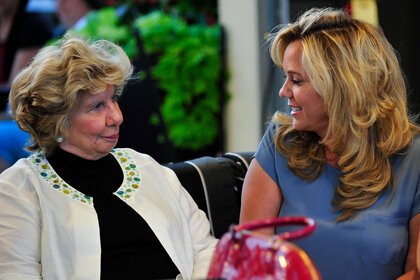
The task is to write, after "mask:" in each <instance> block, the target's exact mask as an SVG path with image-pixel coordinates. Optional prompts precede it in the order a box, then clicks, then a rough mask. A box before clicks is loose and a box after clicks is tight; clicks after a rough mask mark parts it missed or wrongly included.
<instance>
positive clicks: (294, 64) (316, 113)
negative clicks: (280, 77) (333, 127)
mask: <svg viewBox="0 0 420 280" xmlns="http://www.w3.org/2000/svg"><path fill="white" fill-rule="evenodd" d="M302 50H303V47H302V44H301V42H300V41H299V40H297V41H293V42H292V43H290V44H289V45H288V46H287V48H286V51H285V52H284V58H283V70H284V72H285V73H286V75H287V78H286V81H285V82H284V84H283V87H282V88H281V89H280V97H285V98H288V99H289V102H288V105H289V107H291V109H292V113H291V115H292V117H293V127H294V128H295V129H297V130H305V131H313V132H316V133H317V134H318V135H319V136H321V137H322V138H323V137H324V136H325V135H326V133H327V129H328V122H329V118H328V115H327V113H326V111H325V108H324V102H323V100H322V97H321V96H320V95H319V94H318V93H317V92H316V91H315V89H314V88H313V87H312V84H311V82H310V80H309V77H308V75H307V74H306V72H305V71H304V70H303V66H302Z"/></svg>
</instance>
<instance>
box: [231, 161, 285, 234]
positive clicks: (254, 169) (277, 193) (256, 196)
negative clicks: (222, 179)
mask: <svg viewBox="0 0 420 280" xmlns="http://www.w3.org/2000/svg"><path fill="white" fill-rule="evenodd" d="M282 201H283V197H282V194H281V190H280V188H279V186H278V185H277V183H275V182H274V181H273V179H271V177H270V176H269V175H268V174H267V173H266V172H265V171H264V169H262V167H261V165H260V164H259V163H258V161H257V160H256V159H255V158H254V159H253V160H252V161H251V164H250V166H249V169H248V171H247V173H246V176H245V181H244V186H243V189H242V203H241V215H240V220H239V222H240V223H241V224H242V223H244V222H248V221H255V220H261V219H266V218H274V217H277V216H278V214H279V211H280V207H281V204H282ZM258 231H259V232H261V233H264V234H268V235H272V234H274V228H269V229H261V230H258Z"/></svg>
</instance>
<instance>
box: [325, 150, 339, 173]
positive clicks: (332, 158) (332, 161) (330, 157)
mask: <svg viewBox="0 0 420 280" xmlns="http://www.w3.org/2000/svg"><path fill="white" fill-rule="evenodd" d="M324 147H325V148H324V150H325V157H326V159H327V163H328V164H329V165H332V166H334V167H335V168H340V166H339V165H338V161H339V160H340V157H339V156H337V155H336V154H334V153H333V152H331V150H330V149H329V148H328V146H327V145H324Z"/></svg>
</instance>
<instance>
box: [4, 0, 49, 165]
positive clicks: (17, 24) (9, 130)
mask: <svg viewBox="0 0 420 280" xmlns="http://www.w3.org/2000/svg"><path fill="white" fill-rule="evenodd" d="M27 3H28V0H0V135H1V136H2V137H0V172H2V171H3V170H4V169H5V168H7V167H8V166H10V165H11V164H13V163H14V162H16V161H17V160H18V159H19V158H22V157H26V156H27V155H28V153H27V152H26V151H25V150H24V146H25V143H26V141H27V139H28V137H29V135H28V134H27V133H26V132H23V131H22V130H20V129H19V128H18V127H17V125H16V123H15V122H14V121H13V120H11V117H10V115H9V113H8V110H7V107H8V104H7V98H8V94H9V89H10V84H11V81H12V80H13V79H14V77H15V76H16V75H17V73H19V71H20V70H22V68H23V67H25V66H27V65H28V64H29V62H30V61H31V59H32V58H33V57H34V56H35V54H36V53H37V52H38V50H39V49H40V48H41V47H43V46H44V44H45V43H46V42H47V41H48V40H49V39H50V38H51V37H52V30H53V21H52V20H51V17H48V16H47V15H45V14H42V13H34V12H27V11H26V6H27Z"/></svg>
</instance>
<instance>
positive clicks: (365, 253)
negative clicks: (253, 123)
mask: <svg viewBox="0 0 420 280" xmlns="http://www.w3.org/2000/svg"><path fill="white" fill-rule="evenodd" d="M271 56H272V58H273V60H274V62H275V63H276V64H277V65H278V66H280V67H282V68H283V70H284V72H285V74H286V81H285V83H284V85H283V87H282V88H281V89H280V97H283V98H287V99H288V105H289V106H290V108H291V114H290V116H287V115H284V114H281V113H276V114H275V115H274V117H273V123H272V124H270V126H269V127H268V129H267V131H266V133H265V135H264V137H263V139H262V140H261V143H260V145H259V147H258V149H257V151H256V153H255V158H254V159H253V160H252V163H251V165H250V168H249V171H248V173H247V176H246V179H245V183H244V189H243V196H242V209H241V218H240V222H241V223H243V222H247V221H251V220H259V219H263V218H270V217H276V216H310V217H313V218H315V220H316V221H317V229H316V231H315V233H314V234H313V235H311V236H310V237H308V238H305V239H303V240H301V241H299V242H298V245H299V246H301V247H302V248H303V249H304V250H305V251H306V252H307V253H308V254H309V256H310V257H311V258H312V259H313V260H314V262H315V265H316V266H317V267H318V269H319V270H320V272H321V275H322V277H323V279H324V280H330V279H340V280H345V279H352V280H354V279H358V280H361V279H369V280H371V279H382V280H383V279H396V278H398V277H400V276H401V275H403V274H405V273H409V274H413V275H414V274H415V273H418V272H417V268H416V262H417V261H418V260H416V259H417V257H416V244H417V239H418V233H419V229H420V214H419V213H420V165H419V163H420V136H419V133H420V129H419V127H418V126H416V125H415V124H414V122H413V121H412V120H411V119H410V117H409V115H408V113H407V100H406V94H407V90H406V87H405V84H404V78H403V74H402V73H401V69H400V67H399V64H398V60H397V58H396V55H395V52H394V50H393V48H392V47H391V45H390V44H389V42H388V41H387V40H386V38H385V37H384V35H383V33H382V32H381V30H379V29H377V28H375V27H373V26H371V25H369V24H367V23H364V22H360V21H358V20H355V19H352V18H350V17H349V16H348V15H346V14H345V13H344V12H343V11H341V10H333V9H311V10H309V11H307V12H306V13H304V14H303V15H302V16H301V17H300V18H299V19H298V20H297V21H296V22H294V23H291V24H289V25H287V26H284V27H282V28H281V29H280V30H279V31H278V32H277V33H276V34H274V36H273V39H272V42H271ZM265 233H266V234H273V233H274V230H273V231H265Z"/></svg>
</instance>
